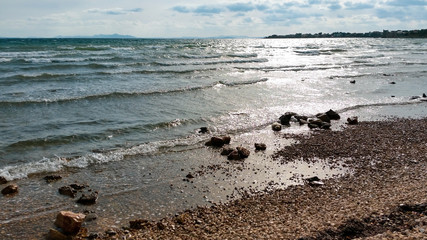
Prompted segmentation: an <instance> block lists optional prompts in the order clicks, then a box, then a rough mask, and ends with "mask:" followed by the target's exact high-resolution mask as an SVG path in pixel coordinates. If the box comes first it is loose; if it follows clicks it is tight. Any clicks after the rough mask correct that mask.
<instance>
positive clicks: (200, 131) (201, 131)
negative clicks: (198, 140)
mask: <svg viewBox="0 0 427 240" xmlns="http://www.w3.org/2000/svg"><path fill="white" fill-rule="evenodd" d="M207 132H208V128H207V127H201V128H200V129H199V133H207Z"/></svg>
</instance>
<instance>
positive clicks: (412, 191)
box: [82, 119, 427, 240]
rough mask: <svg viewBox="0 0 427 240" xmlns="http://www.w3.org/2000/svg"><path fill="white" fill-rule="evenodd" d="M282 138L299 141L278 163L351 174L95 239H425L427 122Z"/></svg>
mask: <svg viewBox="0 0 427 240" xmlns="http://www.w3.org/2000/svg"><path fill="white" fill-rule="evenodd" d="M284 137H293V138H296V139H297V140H298V143H297V144H294V145H292V146H288V147H285V148H284V149H281V150H280V151H278V152H276V154H275V155H274V156H273V158H274V159H275V160H276V161H279V162H281V163H286V162H291V161H295V160H301V159H303V160H304V161H317V160H319V159H324V160H327V161H328V162H329V164H330V165H331V166H334V165H335V164H337V163H341V164H342V163H343V162H344V164H345V165H347V166H348V167H350V168H351V169H352V172H351V174H348V175H346V176H344V177H340V178H335V179H329V180H322V179H320V180H319V181H320V182H321V183H322V184H310V181H307V184H304V185H298V186H291V187H289V188H287V189H285V190H273V191H270V192H267V193H262V194H261V193H257V194H253V193H247V194H246V195H245V196H244V197H243V198H241V199H238V200H234V201H232V202H229V203H226V204H217V205H214V206H212V207H203V208H202V207H200V208H197V209H194V210H189V211H185V212H183V213H181V214H177V215H176V216H175V217H170V218H165V219H162V220H160V221H157V222H152V221H147V220H144V219H135V220H133V221H131V222H130V225H129V226H125V227H124V228H123V229H115V230H111V229H109V230H107V231H106V232H105V233H102V234H99V235H96V236H92V239H305V240H306V239H426V237H427V232H426V230H427V215H426V214H427V210H426V203H427V184H426V182H427V176H426V174H425V173H426V172H427V156H426V153H427V141H426V140H427V119H419V120H407V119H397V120H390V121H385V122H360V123H359V124H358V125H356V126H348V127H346V128H345V129H344V130H343V131H325V130H318V131H314V132H313V133H312V134H310V135H298V136H284ZM312 180H313V179H312ZM312 180H311V181H312ZM315 180H318V179H315ZM87 237H88V236H86V238H82V239H87Z"/></svg>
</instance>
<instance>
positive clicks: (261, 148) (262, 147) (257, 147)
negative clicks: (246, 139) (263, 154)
mask: <svg viewBox="0 0 427 240" xmlns="http://www.w3.org/2000/svg"><path fill="white" fill-rule="evenodd" d="M266 149H267V145H265V144H264V143H255V150H256V151H264V150H266Z"/></svg>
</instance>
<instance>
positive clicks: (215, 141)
mask: <svg viewBox="0 0 427 240" xmlns="http://www.w3.org/2000/svg"><path fill="white" fill-rule="evenodd" d="M230 141H231V137H229V136H223V137H212V138H211V139H210V140H209V141H208V142H206V143H205V145H206V146H212V147H222V146H224V145H225V144H230Z"/></svg>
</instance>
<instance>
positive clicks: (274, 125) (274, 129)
mask: <svg viewBox="0 0 427 240" xmlns="http://www.w3.org/2000/svg"><path fill="white" fill-rule="evenodd" d="M271 128H272V129H273V131H276V132H279V131H281V130H282V125H280V123H273V125H271Z"/></svg>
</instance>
